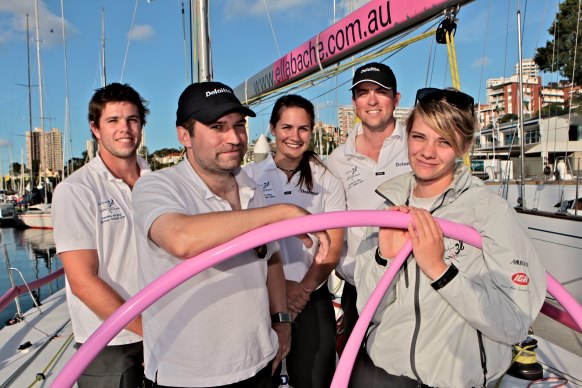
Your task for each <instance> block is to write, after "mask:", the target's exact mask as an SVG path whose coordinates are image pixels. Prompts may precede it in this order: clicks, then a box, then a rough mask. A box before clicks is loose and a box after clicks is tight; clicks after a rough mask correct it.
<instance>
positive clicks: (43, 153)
mask: <svg viewBox="0 0 582 388" xmlns="http://www.w3.org/2000/svg"><path fill="white" fill-rule="evenodd" d="M34 18H35V22H36V59H37V62H38V91H39V97H40V98H39V100H38V104H39V107H40V134H39V138H40V139H39V140H40V141H39V143H40V161H39V165H40V166H39V170H40V171H41V172H40V174H39V177H41V176H42V177H43V180H42V183H41V186H42V187H43V188H44V190H43V191H44V202H45V203H46V202H47V190H46V189H47V188H46V187H45V184H46V160H45V158H46V150H45V149H44V146H45V144H44V110H43V103H42V62H41V60H40V31H39V30H40V27H39V24H38V0H34ZM31 140H32V139H31ZM39 183H40V179H39ZM31 189H32V187H31Z"/></svg>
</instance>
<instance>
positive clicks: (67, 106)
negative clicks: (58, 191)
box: [61, 0, 73, 180]
mask: <svg viewBox="0 0 582 388" xmlns="http://www.w3.org/2000/svg"><path fill="white" fill-rule="evenodd" d="M61 28H62V33H63V56H64V62H65V128H64V129H65V130H64V132H65V138H66V139H67V140H68V141H69V144H67V140H65V147H64V148H65V152H64V154H63V171H62V175H61V179H63V180H64V179H65V176H66V174H65V161H66V156H69V157H70V159H69V161H70V164H69V166H68V169H67V170H68V173H69V175H71V173H72V168H73V139H72V135H71V111H70V103H69V69H68V66H67V62H68V61H67V37H66V34H65V5H64V1H63V0H61ZM67 146H68V147H67Z"/></svg>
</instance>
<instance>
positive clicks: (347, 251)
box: [326, 121, 410, 285]
mask: <svg viewBox="0 0 582 388" xmlns="http://www.w3.org/2000/svg"><path fill="white" fill-rule="evenodd" d="M363 131H364V129H363V128H362V123H360V122H359V123H357V124H356V125H355V126H354V128H353V129H352V132H351V133H350V134H349V136H348V138H347V140H346V143H345V144H342V145H340V146H339V147H338V148H336V149H335V150H334V151H333V152H332V154H331V155H330V156H329V157H328V158H327V160H326V163H327V166H328V168H329V169H330V170H331V171H332V172H333V173H334V175H336V176H337V177H339V178H340V179H341V181H342V184H343V187H344V191H345V194H346V206H347V209H348V210H376V209H377V208H378V207H379V206H380V205H382V203H383V202H384V200H383V198H382V197H380V196H379V195H378V194H376V192H375V190H376V188H377V187H378V186H379V185H380V184H381V183H383V182H384V181H387V180H388V179H390V178H392V177H395V176H397V175H400V174H404V173H406V172H408V171H410V163H409V162H408V150H407V147H406V128H405V126H404V124H403V123H401V122H400V121H396V126H395V128H394V132H393V133H392V135H390V136H389V137H388V138H386V139H385V140H384V143H383V144H382V149H381V150H380V155H379V157H378V162H375V161H374V160H372V159H370V158H368V157H367V156H364V155H362V154H360V153H358V151H357V150H356V137H357V136H358V135H360V134H361V133H363ZM365 231H366V228H365V227H358V228H348V232H347V234H346V235H347V241H346V244H347V246H345V245H344V252H343V254H342V259H341V261H340V264H339V265H338V267H337V268H336V270H337V271H338V272H339V273H340V275H342V277H343V278H344V279H345V280H346V281H347V282H349V283H350V284H352V285H353V284H354V270H355V256H356V251H357V249H358V245H359V244H360V241H361V239H362V238H363V236H364V232H365Z"/></svg>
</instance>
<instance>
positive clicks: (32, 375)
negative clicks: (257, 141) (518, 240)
mask: <svg viewBox="0 0 582 388" xmlns="http://www.w3.org/2000/svg"><path fill="white" fill-rule="evenodd" d="M442 3H443V4H444V3H445V2H442ZM453 3H460V2H457V1H447V2H446V4H447V5H451V4H453ZM439 12H440V11H439ZM318 37H319V35H318ZM349 218H350V219H351V221H353V218H352V217H349ZM301 224H302V227H303V228H304V229H303V231H308V230H307V228H308V227H309V228H312V227H316V226H317V223H315V222H302V223H301ZM305 225H308V226H305ZM273 229H274V230H276V231H277V232H278V233H289V234H296V233H299V232H298V231H296V230H293V229H290V228H287V227H285V228H283V227H279V226H278V225H275V226H273ZM321 229H328V228H327V227H326V228H321ZM281 231H285V232H281ZM251 233H253V232H251ZM261 235H263V233H261ZM263 238H264V236H263ZM215 251H221V252H229V251H228V250H226V249H223V248H221V247H217V248H215ZM230 254H231V255H232V254H234V252H232V251H230ZM198 262H199V261H198V260H187V261H184V263H182V265H180V266H179V268H178V267H176V268H174V269H173V270H172V271H170V272H172V275H173V276H178V277H180V278H181V279H184V278H188V277H190V276H194V275H195V274H192V273H191V272H189V271H184V269H186V268H191V266H193V265H196V264H197V263H198ZM182 281H183V280H182ZM152 287H154V286H152ZM165 287H167V285H166V286H165ZM147 290H148V291H149V290H151V288H149V286H148V288H147ZM138 295H146V294H145V289H144V290H143V291H142V292H140V294H138ZM3 300H4V298H3V299H1V300H0V309H1V308H2V307H3V306H2V304H3V302H2V301H3ZM132 300H133V298H132ZM151 302H152V300H151V299H150V300H149V301H148V302H145V303H151ZM129 305H132V304H131V303H129V302H128V304H127V305H126V306H125V307H123V308H122V309H120V310H118V312H116V313H115V315H114V316H113V317H112V318H110V319H109V320H108V321H107V322H106V323H105V324H104V326H106V327H105V328H104V327H102V328H101V329H100V331H102V329H103V330H108V329H111V327H112V326H111V325H112V324H111V322H114V323H113V324H117V325H121V326H122V327H123V326H124V324H123V323H120V321H119V320H118V318H119V317H120V316H121V317H123V319H127V318H128V317H129V315H128V314H127V313H126V312H127V311H130V313H129V314H133V313H135V314H139V312H138V311H137V310H136V309H137V308H139V306H137V305H135V304H133V305H132V306H133V308H132V307H128V306H129ZM136 306H137V307H136ZM141 307H143V306H141ZM143 308H147V306H145V307H143ZM41 309H42V310H43V313H42V314H41V313H40V312H39V311H38V310H37V309H32V310H31V311H29V312H27V313H24V314H23V316H24V318H25V320H24V321H22V322H20V323H17V324H15V325H12V326H10V327H6V328H4V329H2V330H0V344H4V345H0V388H2V387H8V386H14V387H20V386H30V385H31V384H32V383H34V382H39V383H41V385H52V386H56V387H59V388H60V387H61V386H68V384H64V385H60V383H59V382H58V381H62V380H57V383H55V379H57V378H58V377H57V376H58V374H59V373H60V372H61V369H62V368H63V365H64V364H65V363H67V362H68V361H71V362H70V363H68V364H67V366H69V368H75V366H76V365H75V361H74V360H71V357H73V356H74V355H75V354H78V353H75V351H74V349H73V346H72V340H71V338H72V337H71V334H70V333H71V329H70V322H69V321H68V319H69V317H68V311H67V308H66V303H65V297H64V292H63V291H61V292H59V293H58V294H55V295H54V296H52V297H50V298H48V299H47V301H46V302H44V303H43V306H41ZM124 311H125V313H124ZM556 315H557V316H561V314H560V313H557V314H556ZM129 319H131V318H129ZM561 320H562V321H564V322H566V323H567V322H568V320H567V319H563V318H562V319H561ZM110 332H111V330H109V333H108V334H107V335H110V334H111V333H110ZM566 332H567V335H568V336H570V337H568V340H567V341H569V343H570V344H572V343H574V345H576V341H578V342H577V344H578V347H577V348H575V349H573V350H574V351H568V350H565V347H564V346H560V345H552V344H551V343H548V342H547V340H548V341H549V340H552V339H551V337H552V336H553V333H554V330H553V329H551V331H550V335H549V336H547V337H544V336H539V337H537V339H538V341H539V344H540V345H539V350H538V359H539V361H540V362H541V363H542V364H543V366H544V376H545V377H548V378H559V379H562V378H563V379H567V381H568V384H570V385H571V386H575V385H578V386H582V370H581V369H580V368H579V365H582V346H580V345H579V344H580V343H582V334H579V333H578V334H576V333H573V332H572V330H569V329H566ZM113 335H115V334H113ZM572 337H573V338H574V340H572V339H571V338H572ZM27 342H30V346H28V344H27ZM105 342H107V341H105ZM21 345H25V346H24V347H26V349H22V350H19V349H18V348H19V347H20V346H21ZM27 349H28V351H27ZM85 350H86V349H85ZM69 364H70V365H69ZM59 377H60V376H59ZM61 378H62V377H61ZM529 383H530V382H526V383H524V382H521V383H520V384H521V385H517V383H516V385H514V386H524V387H525V386H528V384H529Z"/></svg>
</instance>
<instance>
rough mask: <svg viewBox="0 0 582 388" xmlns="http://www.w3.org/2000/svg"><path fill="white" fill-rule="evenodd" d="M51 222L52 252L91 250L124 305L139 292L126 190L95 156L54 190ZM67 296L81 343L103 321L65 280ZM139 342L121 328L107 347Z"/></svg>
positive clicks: (146, 169)
mask: <svg viewBox="0 0 582 388" xmlns="http://www.w3.org/2000/svg"><path fill="white" fill-rule="evenodd" d="M137 163H138V166H139V168H140V170H141V172H140V175H141V176H144V175H146V174H147V173H149V172H150V168H149V165H148V163H147V162H146V161H145V160H144V159H142V158H141V157H139V156H138V157H137ZM140 179H141V178H140ZM52 219H53V228H54V239H55V244H56V247H57V253H62V252H67V251H77V250H84V249H91V250H96V251H97V256H98V257H99V272H98V275H99V277H100V278H101V279H103V280H104V281H105V282H106V283H107V284H108V285H109V286H111V287H112V288H113V289H114V290H115V291H117V293H119V295H121V297H122V298H124V299H125V300H127V299H129V298H130V297H131V296H133V295H134V294H135V293H137V292H138V291H139V287H138V283H137V249H136V246H135V240H134V236H133V233H134V231H133V207H132V203H131V188H130V187H129V186H128V185H127V184H126V183H125V182H124V181H123V180H121V179H119V178H116V177H115V176H114V175H113V174H111V172H110V171H109V170H108V169H107V167H106V166H105V164H104V163H103V160H102V159H101V157H100V156H99V154H97V156H96V157H95V158H93V159H92V160H91V161H90V162H89V163H87V164H86V165H85V166H83V167H82V168H81V169H79V170H77V171H75V173H73V174H72V175H71V176H69V177H68V178H67V179H65V180H64V181H63V182H61V183H59V184H58V185H57V187H56V189H55V192H54V194H53V201H52ZM66 292H67V304H68V307H69V311H70V314H71V321H72V323H73V333H74V335H75V341H76V342H80V343H83V342H85V341H86V340H87V338H88V337H89V336H90V335H91V334H92V333H93V332H94V331H95V330H97V328H98V327H99V326H100V325H101V324H102V323H103V320H101V319H100V318H99V317H98V316H97V315H96V314H95V313H94V312H93V311H91V310H90V309H89V308H88V307H87V306H86V305H85V304H84V303H83V302H82V301H81V300H80V299H79V298H77V297H76V296H75V295H74V294H73V293H72V292H71V288H70V286H69V282H68V279H67V282H66ZM141 340H142V339H141V337H140V336H138V335H137V334H134V333H132V332H130V331H128V330H125V329H124V330H122V331H121V332H120V333H119V334H118V335H117V336H116V337H115V338H113V340H111V342H109V345H123V344H130V343H135V342H139V341H141Z"/></svg>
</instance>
